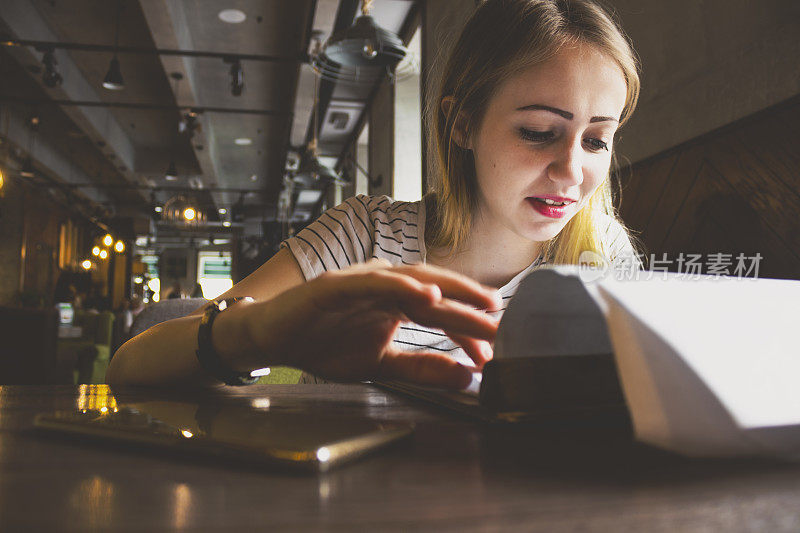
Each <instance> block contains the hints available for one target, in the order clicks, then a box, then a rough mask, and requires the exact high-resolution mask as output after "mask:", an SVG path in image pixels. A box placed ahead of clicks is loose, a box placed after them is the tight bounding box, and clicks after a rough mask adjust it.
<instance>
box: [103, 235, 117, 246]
mask: <svg viewBox="0 0 800 533" xmlns="http://www.w3.org/2000/svg"><path fill="white" fill-rule="evenodd" d="M103 244H105V245H106V246H111V245H112V244H114V237H112V236H111V235H110V234H106V236H105V237H103Z"/></svg>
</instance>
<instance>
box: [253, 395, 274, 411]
mask: <svg viewBox="0 0 800 533" xmlns="http://www.w3.org/2000/svg"><path fill="white" fill-rule="evenodd" d="M269 406H270V401H269V398H253V399H252V400H250V407H252V408H253V409H269Z"/></svg>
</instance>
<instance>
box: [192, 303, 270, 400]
mask: <svg viewBox="0 0 800 533" xmlns="http://www.w3.org/2000/svg"><path fill="white" fill-rule="evenodd" d="M242 300H245V301H250V302H252V301H254V300H253V299H252V298H250V297H249V296H245V297H243V298H231V299H228V300H221V301H216V300H214V301H212V302H211V303H209V305H208V309H206V312H205V313H203V319H202V320H201V321H200V328H199V329H198V330H197V351H196V352H195V353H196V354H197V360H198V361H199V362H200V366H201V367H203V369H205V371H206V372H208V373H209V374H211V375H212V376H214V377H215V378H216V379H218V380H220V381H221V382H223V383H225V384H226V385H235V386H238V385H252V384H253V383H255V382H256V381H258V376H255V377H253V376H251V375H250V372H236V371H235V370H233V369H231V368H229V367H228V366H227V365H226V364H225V363H223V362H222V360H221V359H220V357H219V354H218V353H217V351H216V350H215V349H214V345H213V344H212V343H211V326H212V325H213V324H214V319H215V318H216V317H217V315H218V314H220V313H221V312H222V311H224V310H225V309H228V308H229V307H230V306H231V305H233V304H234V303H236V302H239V301H242Z"/></svg>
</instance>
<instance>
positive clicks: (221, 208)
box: [219, 207, 228, 215]
mask: <svg viewBox="0 0 800 533" xmlns="http://www.w3.org/2000/svg"><path fill="white" fill-rule="evenodd" d="M227 212H228V210H227V209H225V208H224V207H220V208H219V214H220V215H224V214H226V213H227Z"/></svg>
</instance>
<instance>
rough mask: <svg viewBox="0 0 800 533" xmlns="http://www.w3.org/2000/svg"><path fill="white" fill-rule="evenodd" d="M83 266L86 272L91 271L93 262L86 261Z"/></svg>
mask: <svg viewBox="0 0 800 533" xmlns="http://www.w3.org/2000/svg"><path fill="white" fill-rule="evenodd" d="M81 266H82V267H83V269H84V270H89V269H90V268H92V262H91V261H89V260H88V259H86V260H84V262H83V263H81Z"/></svg>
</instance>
